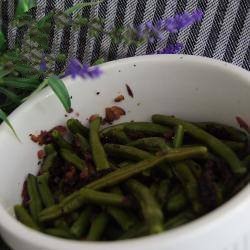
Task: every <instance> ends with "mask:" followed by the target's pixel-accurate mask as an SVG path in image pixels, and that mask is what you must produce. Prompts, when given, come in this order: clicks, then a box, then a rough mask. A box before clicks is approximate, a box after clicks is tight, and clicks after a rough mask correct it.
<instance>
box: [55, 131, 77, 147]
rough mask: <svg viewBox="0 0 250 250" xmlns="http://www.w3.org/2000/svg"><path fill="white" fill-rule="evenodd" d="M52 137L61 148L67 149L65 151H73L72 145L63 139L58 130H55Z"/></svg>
mask: <svg viewBox="0 0 250 250" xmlns="http://www.w3.org/2000/svg"><path fill="white" fill-rule="evenodd" d="M51 135H52V138H53V140H54V141H55V143H56V144H57V145H58V146H59V147H60V148H65V149H68V150H71V151H73V148H72V145H71V144H70V143H69V142H68V141H66V140H65V139H64V138H63V137H62V135H61V134H60V132H58V131H57V130H53V132H52V134H51Z"/></svg>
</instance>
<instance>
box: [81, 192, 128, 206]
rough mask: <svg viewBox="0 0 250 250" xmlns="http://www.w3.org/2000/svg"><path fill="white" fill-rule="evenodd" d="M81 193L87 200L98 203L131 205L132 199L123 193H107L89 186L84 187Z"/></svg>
mask: <svg viewBox="0 0 250 250" xmlns="http://www.w3.org/2000/svg"><path fill="white" fill-rule="evenodd" d="M80 195H81V196H82V197H83V199H84V200H85V201H86V202H90V203H93V204H98V205H112V206H121V207H124V206H125V207H127V206H130V201H129V200H128V199H127V198H126V197H125V196H124V195H122V194H115V193H106V192H101V191H96V190H92V189H88V188H82V189H81V190H80Z"/></svg>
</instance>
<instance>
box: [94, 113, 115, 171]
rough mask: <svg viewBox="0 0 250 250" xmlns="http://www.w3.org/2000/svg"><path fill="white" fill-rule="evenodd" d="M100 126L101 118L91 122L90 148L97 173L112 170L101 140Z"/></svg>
mask: <svg viewBox="0 0 250 250" xmlns="http://www.w3.org/2000/svg"><path fill="white" fill-rule="evenodd" d="M100 125H101V118H100V117H96V118H95V119H93V120H92V121H91V122H90V146H91V151H92V156H93V160H94V163H95V166H96V170H97V171H101V170H103V169H108V168H110V163H109V162H108V159H107V156H106V153H105V151H104V149H103V146H102V144H101V141H100V138H99V128H100Z"/></svg>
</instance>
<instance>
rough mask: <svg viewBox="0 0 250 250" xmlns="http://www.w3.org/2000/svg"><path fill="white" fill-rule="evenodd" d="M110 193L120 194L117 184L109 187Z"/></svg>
mask: <svg viewBox="0 0 250 250" xmlns="http://www.w3.org/2000/svg"><path fill="white" fill-rule="evenodd" d="M109 191H110V193H114V194H120V195H122V194H123V193H122V190H121V189H120V187H119V186H114V187H112V188H110V189H109Z"/></svg>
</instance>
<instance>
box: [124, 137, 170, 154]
mask: <svg viewBox="0 0 250 250" xmlns="http://www.w3.org/2000/svg"><path fill="white" fill-rule="evenodd" d="M127 145H128V146H133V147H136V148H140V149H144V150H148V151H150V152H158V151H168V150H169V146H168V144H167V143H166V142H165V140H164V139H163V138H161V137H147V138H141V139H138V140H136V141H132V142H130V143H128V144H127Z"/></svg>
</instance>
